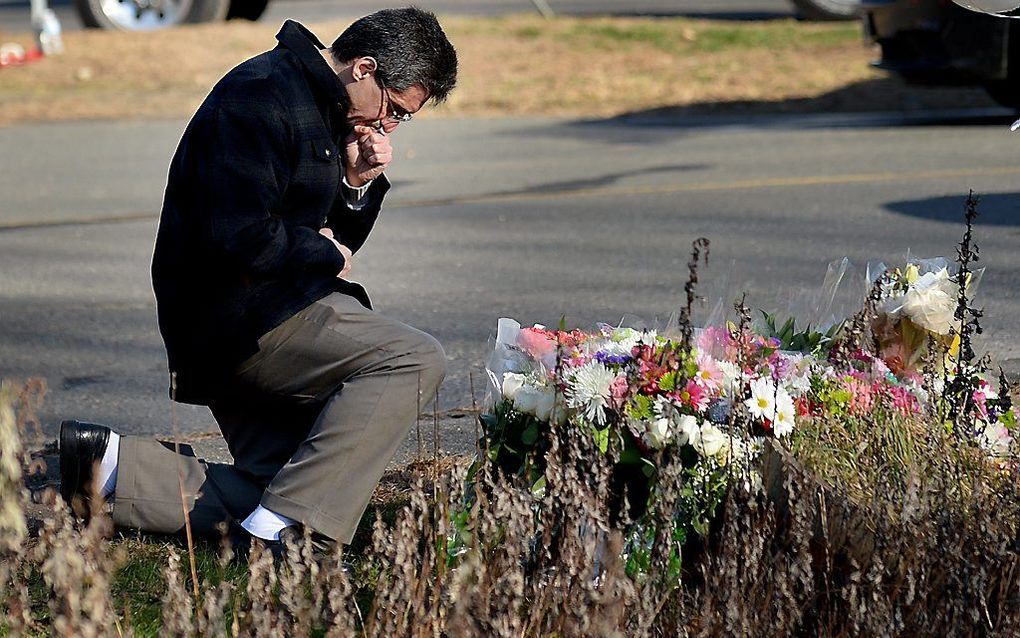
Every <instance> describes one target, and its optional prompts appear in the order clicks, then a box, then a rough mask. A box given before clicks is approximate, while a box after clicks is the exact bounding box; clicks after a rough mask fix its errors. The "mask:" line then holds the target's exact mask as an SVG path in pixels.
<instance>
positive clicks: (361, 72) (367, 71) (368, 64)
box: [351, 55, 379, 81]
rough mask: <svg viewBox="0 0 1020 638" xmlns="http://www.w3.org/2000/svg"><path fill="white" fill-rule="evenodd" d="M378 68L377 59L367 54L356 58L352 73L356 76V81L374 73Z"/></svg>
mask: <svg viewBox="0 0 1020 638" xmlns="http://www.w3.org/2000/svg"><path fill="white" fill-rule="evenodd" d="M378 68H379V63H378V62H376V61H375V58H373V57H372V56H369V55H366V56H364V57H360V58H357V59H356V60H354V65H353V66H352V68H351V75H353V76H354V80H355V81H359V80H361V79H363V78H365V77H367V76H369V75H372V73H373V72H375V70H376V69H378Z"/></svg>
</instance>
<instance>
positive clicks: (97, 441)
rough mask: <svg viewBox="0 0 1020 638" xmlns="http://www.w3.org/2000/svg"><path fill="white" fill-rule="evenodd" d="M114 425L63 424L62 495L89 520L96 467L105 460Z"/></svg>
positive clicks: (75, 509) (74, 510)
mask: <svg viewBox="0 0 1020 638" xmlns="http://www.w3.org/2000/svg"><path fill="white" fill-rule="evenodd" d="M109 442H110V428H108V427H106V426H103V425H95V424H94V423H84V422H82V421H64V422H63V423H61V424H60V496H62V497H63V498H64V502H65V503H67V504H68V505H69V506H70V507H71V511H72V512H74V513H75V514H77V515H78V516H81V517H82V518H84V519H85V520H88V519H89V515H90V514H91V511H90V510H91V505H90V501H91V497H92V490H93V486H92V470H93V468H94V467H95V465H96V463H99V462H100V461H102V460H103V454H104V453H105V452H106V446H107V444H108V443H109Z"/></svg>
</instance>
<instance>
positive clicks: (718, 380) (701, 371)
mask: <svg viewBox="0 0 1020 638" xmlns="http://www.w3.org/2000/svg"><path fill="white" fill-rule="evenodd" d="M723 378H724V377H723V371H722V369H721V368H720V367H719V364H718V363H716V361H715V359H713V358H712V357H709V356H707V355H703V354H699V355H698V373H697V374H696V375H695V376H694V381H695V383H697V384H698V385H700V386H702V387H703V388H705V389H706V390H712V391H713V392H717V391H718V390H719V388H721V387H722V383H723Z"/></svg>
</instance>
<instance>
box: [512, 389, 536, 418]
mask: <svg viewBox="0 0 1020 638" xmlns="http://www.w3.org/2000/svg"><path fill="white" fill-rule="evenodd" d="M541 398H542V391H541V390H539V389H538V388H536V387H535V386H533V385H526V386H522V387H521V388H520V389H518V390H517V392H516V393H514V399H513V400H514V409H515V410H517V411H518V412H523V413H525V414H532V415H536V416H537V412H538V402H539V401H540V400H541Z"/></svg>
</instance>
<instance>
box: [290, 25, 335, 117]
mask: <svg viewBox="0 0 1020 638" xmlns="http://www.w3.org/2000/svg"><path fill="white" fill-rule="evenodd" d="M276 39H277V40H279V41H280V44H281V45H283V46H285V47H287V48H288V49H290V50H291V51H292V52H293V53H294V55H296V56H297V58H298V59H299V60H301V64H302V65H303V66H304V67H305V70H306V71H307V72H308V74H309V75H310V76H311V78H312V81H313V84H314V85H315V87H316V89H318V90H320V91H322V92H323V93H324V94H325V95H326V96H327V97H328V98H329V100H330V101H331V102H334V103H344V102H346V99H347V92H346V91H345V90H344V86H343V84H341V82H340V78H338V77H337V75H336V73H334V72H333V69H331V68H330V67H329V64H327V63H326V61H325V60H323V59H322V54H321V53H320V52H319V51H320V50H321V49H325V48H326V47H325V46H323V44H322V43H321V42H319V39H318V38H317V37H315V35H314V34H313V33H312V32H311V31H309V30H308V29H307V28H306V27H305V26H304V25H302V24H300V23H298V22H295V21H294V20H287V21H286V22H284V23H283V27H282V28H281V29H280V32H279V33H278V34H276Z"/></svg>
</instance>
